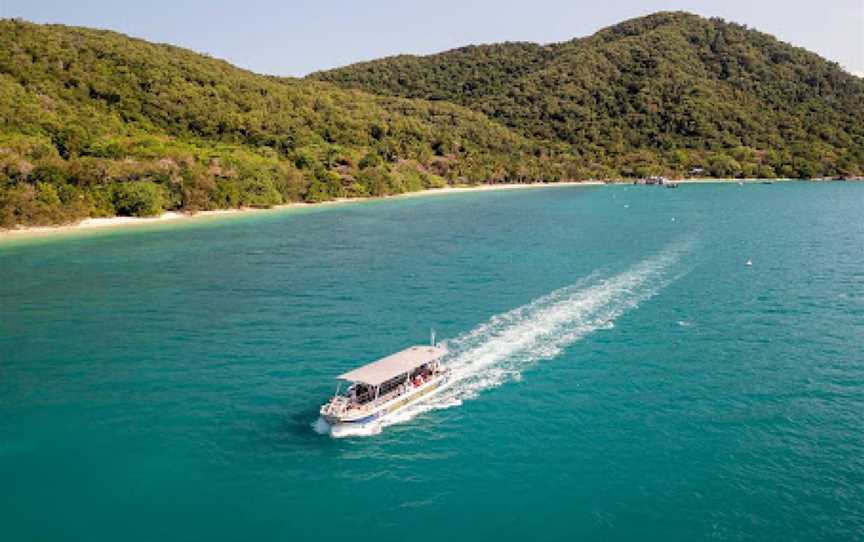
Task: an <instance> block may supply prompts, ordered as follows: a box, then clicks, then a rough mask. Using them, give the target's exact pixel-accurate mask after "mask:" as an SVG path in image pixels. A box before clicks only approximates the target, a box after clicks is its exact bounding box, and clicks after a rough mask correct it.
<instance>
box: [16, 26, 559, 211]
mask: <svg viewBox="0 0 864 542" xmlns="http://www.w3.org/2000/svg"><path fill="white" fill-rule="evenodd" d="M560 160H561V159H560V158H555V159H553V158H550V157H549V153H548V152H546V153H544V152H540V151H539V150H538V146H537V144H535V143H532V142H531V141H529V140H527V139H526V138H524V137H522V136H520V135H516V134H515V133H514V132H511V131H510V130H509V129H507V128H506V127H504V126H503V125H501V124H499V123H496V122H493V121H490V120H489V119H487V118H486V117H484V116H483V115H482V114H478V113H475V112H472V111H470V110H468V109H465V108H463V107H460V106H457V105H450V104H447V103H442V102H428V101H421V100H408V99H402V98H394V97H384V96H373V95H370V94H366V93H363V92H360V91H356V90H343V89H340V88H338V87H336V86H333V85H330V84H327V83H321V82H316V81H311V80H296V79H282V78H274V77H265V76H261V75H256V74H254V73H250V72H248V71H244V70H241V69H239V68H236V67H234V66H231V65H230V64H228V63H226V62H223V61H220V60H215V59H212V58H208V57H206V56H202V55H199V54H195V53H193V52H190V51H187V50H183V49H179V48H176V47H171V46H167V45H155V44H151V43H147V42H145V41H142V40H137V39H132V38H128V37H126V36H123V35H120V34H116V33H113V32H107V31H97V30H88V29H83V28H69V27H63V26H42V25H36V24H31V23H26V22H21V21H10V20H5V21H0V227H10V226H14V225H20V224H48V223H60V222H67V221H71V220H76V219H80V218H83V217H87V216H113V215H115V214H124V215H149V214H156V213H159V212H161V211H162V210H165V209H182V210H189V211H195V210H203V209H214V208H226V207H238V206H270V205H274V204H280V203H284V202H289V201H312V202H314V201H321V200H327V199H332V198H337V197H348V196H372V195H383V194H393V193H400V192H405V191H412V190H419V189H422V188H425V187H431V186H440V185H443V184H445V183H447V182H451V181H459V182H481V181H492V182H495V181H504V180H526V179H529V178H530V179H532V180H533V179H539V178H548V179H550V180H553V178H561V177H562V176H563V175H564V173H562V171H561V168H560V167H559V166H556V165H555V164H556V163H559V162H560ZM556 161H558V162H556Z"/></svg>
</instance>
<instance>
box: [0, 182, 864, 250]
mask: <svg viewBox="0 0 864 542" xmlns="http://www.w3.org/2000/svg"><path fill="white" fill-rule="evenodd" d="M670 180H672V181H673V182H675V183H678V184H737V183H739V182H740V183H744V184H760V183H764V182H771V183H784V182H794V181H801V182H826V181H830V180H835V179H786V178H784V179H757V178H753V179H715V178H690V179H674V180H673V179H670ZM853 180H857V179H853ZM556 186H636V185H635V183H634V182H633V181H632V180H626V181H625V180H621V181H598V180H590V181H562V182H557V183H507V184H481V185H474V186H466V185H462V186H445V187H443V188H427V189H425V190H418V191H417V192H406V193H404V194H393V195H389V196H370V197H362V198H337V199H334V200H330V201H323V202H320V203H306V202H292V203H285V204H282V205H275V206H273V207H263V208H261V207H242V208H239V209H215V210H211V211H198V212H197V213H185V212H182V211H166V212H164V213H162V214H161V215H159V216H153V217H131V216H113V217H104V218H85V219H84V220H81V221H80V222H77V223H74V224H62V225H57V226H24V227H19V228H14V229H0V243H2V242H3V241H8V240H11V239H28V238H37V237H51V236H57V235H62V234H68V233H84V232H97V231H111V230H116V229H121V228H128V227H135V226H146V225H155V224H167V223H172V222H183V223H186V222H187V221H190V220H195V219H204V218H213V217H227V216H231V215H236V216H245V215H248V214H250V213H264V212H278V211H285V210H289V209H303V208H314V207H325V206H330V205H343V204H348V203H358V202H364V201H380V200H387V199H396V198H414V197H426V196H439V195H447V194H459V193H463V192H486V191H494V190H523V189H532V188H554V187H556Z"/></svg>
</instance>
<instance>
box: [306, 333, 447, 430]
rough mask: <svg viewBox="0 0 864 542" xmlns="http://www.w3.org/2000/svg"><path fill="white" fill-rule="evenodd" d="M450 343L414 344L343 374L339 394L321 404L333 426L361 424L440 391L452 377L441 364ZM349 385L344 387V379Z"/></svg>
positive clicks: (322, 413) (375, 420) (340, 379)
mask: <svg viewBox="0 0 864 542" xmlns="http://www.w3.org/2000/svg"><path fill="white" fill-rule="evenodd" d="M446 354H447V347H446V346H444V345H443V344H441V345H437V344H435V339H434V335H433V339H432V343H431V344H430V345H428V346H412V347H410V348H406V349H405V350H402V351H401V352H396V353H395V354H391V355H389V356H387V357H385V358H381V359H379V360H378V361H373V362H372V363H369V364H368V365H364V366H362V367H358V368H357V369H354V370H353V371H348V372H347V373H345V374H342V375H339V377H338V380H339V384H338V385H337V387H336V394H335V395H334V396H333V398H332V399H330V401H328V402H327V403H325V404H324V405H322V406H321V417H322V418H323V419H324V421H326V422H327V423H328V424H329V425H330V427H331V429H334V430H339V429H345V428H350V427H359V426H364V425H366V424H370V423H374V422H378V421H380V420H381V419H382V418H384V417H385V416H387V415H389V414H392V413H394V412H396V411H397V410H399V409H401V408H404V407H406V406H408V405H410V404H412V403H416V402H417V401H420V400H421V399H423V398H426V397H428V396H429V395H431V394H433V393H435V392H436V391H439V390H440V389H441V388H443V387H444V386H445V385H446V384H447V381H448V379H449V376H450V374H449V369H447V368H445V367H443V366H442V365H441V358H442V357H444V356H445V355H446ZM344 382H347V383H348V388H347V389H346V390H345V391H341V386H342V383H344Z"/></svg>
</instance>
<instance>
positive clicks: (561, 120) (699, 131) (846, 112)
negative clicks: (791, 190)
mask: <svg viewBox="0 0 864 542" xmlns="http://www.w3.org/2000/svg"><path fill="white" fill-rule="evenodd" d="M311 77H313V78H317V79H321V80H326V81H331V82H334V83H337V84H339V85H342V86H345V87H353V88H361V89H364V90H368V91H372V92H376V93H379V94H387V95H396V96H404V97H411V98H424V99H430V100H444V101H450V102H453V103H457V104H461V105H464V106H467V107H470V108H471V109H474V110H475V111H478V112H482V113H484V114H486V115H488V116H489V117H491V118H493V119H496V120H498V121H500V122H501V123H502V124H504V125H506V126H508V127H511V128H514V129H517V130H518V131H520V132H521V133H522V134H524V135H525V136H527V137H531V138H535V139H546V140H554V141H561V142H565V143H567V144H568V145H570V146H571V152H573V153H574V154H575V155H577V156H578V157H579V158H580V159H581V161H582V163H584V164H586V165H589V166H590V167H589V169H591V170H592V171H594V172H595V173H597V174H599V175H601V176H603V175H622V174H623V175H627V174H644V173H648V172H652V171H656V172H669V171H671V172H673V173H676V172H677V173H681V172H686V171H687V170H688V169H689V168H691V167H696V166H700V167H705V168H707V169H708V171H709V172H710V173H711V174H713V175H715V176H758V175H762V176H775V175H776V176H801V177H814V176H826V175H844V174H845V175H856V174H857V175H860V174H861V173H864V80H862V79H860V78H857V77H855V76H852V75H850V74H848V73H846V72H844V71H843V70H841V69H840V67H839V66H838V65H836V64H835V63H831V62H828V61H826V60H824V59H822V58H820V57H819V56H817V55H815V54H813V53H810V52H808V51H806V50H803V49H800V48H796V47H793V46H791V45H788V44H786V43H783V42H780V41H778V40H776V39H775V38H773V37H771V36H769V35H767V34H763V33H760V32H757V31H754V30H750V29H748V28H746V27H744V26H741V25H738V24H733V23H728V22H724V21H722V20H719V19H705V18H702V17H699V16H696V15H692V14H688V13H681V12H675V13H668V12H664V13H657V14H654V15H650V16H647V17H642V18H638V19H633V20H630V21H626V22H624V23H621V24H618V25H615V26H613V27H610V28H606V29H604V30H601V31H599V32H597V33H596V34H594V35H592V36H590V37H587V38H581V39H575V40H572V41H568V42H564V43H556V44H552V45H546V46H540V45H536V44H530V43H504V44H500V45H484V46H471V47H464V48H461V49H456V50H453V51H448V52H445V53H441V54H437V55H432V56H425V57H416V56H397V57H392V58H385V59H383V60H377V61H372V62H366V63H362V64H357V65H353V66H348V67H345V68H340V69H336V70H332V71H327V72H321V73H317V74H313V75H312V76H311ZM592 164H593V166H591V165H592Z"/></svg>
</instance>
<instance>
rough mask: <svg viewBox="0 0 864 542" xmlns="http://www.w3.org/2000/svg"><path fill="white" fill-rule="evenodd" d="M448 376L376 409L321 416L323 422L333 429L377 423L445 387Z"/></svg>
mask: <svg viewBox="0 0 864 542" xmlns="http://www.w3.org/2000/svg"><path fill="white" fill-rule="evenodd" d="M449 379H450V377H449V375H447V374H445V375H442V376H441V377H439V378H436V379H433V380H431V381H430V382H427V383H426V384H424V385H423V386H421V387H419V388H417V389H416V390H412V391H410V392H409V393H406V394H404V395H400V396H399V397H395V398H393V399H391V400H390V401H387V402H386V403H382V404H381V405H379V406H378V407H377V408H376V409H374V410H372V411H368V412H362V413H357V414H354V415H343V416H323V418H324V420H325V421H326V422H327V423H328V424H329V425H330V426H331V427H333V428H337V427H343V428H344V427H359V426H364V425H368V424H371V423H375V422H379V421H381V420H382V419H383V418H385V417H387V416H388V415H390V414H394V413H395V412H397V411H399V410H401V409H403V408H405V407H406V406H409V405H412V404H414V403H416V402H418V401H421V400H422V399H425V398H427V397H429V396H430V395H432V394H434V393H435V392H437V391H440V390H441V389H443V388H444V387H446V386H447V383H448V382H449Z"/></svg>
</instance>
